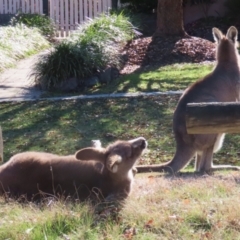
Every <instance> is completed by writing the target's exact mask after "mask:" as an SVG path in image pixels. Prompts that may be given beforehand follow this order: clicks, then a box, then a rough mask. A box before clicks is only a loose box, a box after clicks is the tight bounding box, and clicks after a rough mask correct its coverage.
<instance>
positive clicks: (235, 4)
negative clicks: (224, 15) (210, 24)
mask: <svg viewBox="0 0 240 240" xmlns="http://www.w3.org/2000/svg"><path fill="white" fill-rule="evenodd" d="M225 6H226V7H227V9H228V15H229V16H230V17H232V18H237V17H238V16H239V11H240V1H238V0H227V1H226V2H225Z"/></svg>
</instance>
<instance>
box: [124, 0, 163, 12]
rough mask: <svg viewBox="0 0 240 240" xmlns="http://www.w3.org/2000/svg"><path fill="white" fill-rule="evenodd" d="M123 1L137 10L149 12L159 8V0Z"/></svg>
mask: <svg viewBox="0 0 240 240" xmlns="http://www.w3.org/2000/svg"><path fill="white" fill-rule="evenodd" d="M121 3H127V4H128V6H127V7H128V8H130V9H132V10H133V11H135V12H145V13H149V12H152V10H153V9H156V8H157V4H158V0H152V1H149V0H121Z"/></svg>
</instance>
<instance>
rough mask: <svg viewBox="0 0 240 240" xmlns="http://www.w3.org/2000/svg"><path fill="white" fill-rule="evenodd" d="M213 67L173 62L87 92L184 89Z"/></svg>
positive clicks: (208, 64) (210, 65)
mask: <svg viewBox="0 0 240 240" xmlns="http://www.w3.org/2000/svg"><path fill="white" fill-rule="evenodd" d="M212 69H213V63H205V64H203V63H201V64H196V63H195V64H173V65H167V66H165V67H160V68H157V69H153V70H152V71H145V72H141V73H138V72H136V73H132V74H128V75H123V76H121V77H120V78H119V79H117V80H115V81H113V82H112V83H110V84H108V85H106V86H104V87H101V86H99V87H96V88H95V89H92V90H89V91H88V92H90V93H91V92H94V93H116V92H153V91H171V90H184V89H185V88H186V87H187V86H189V85H190V84H191V83H193V82H195V81H196V80H198V79H200V78H202V77H204V76H205V75H207V74H208V73H210V72H211V70H212Z"/></svg>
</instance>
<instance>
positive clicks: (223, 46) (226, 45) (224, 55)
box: [212, 26, 238, 62]
mask: <svg viewBox="0 0 240 240" xmlns="http://www.w3.org/2000/svg"><path fill="white" fill-rule="evenodd" d="M212 32H213V38H214V40H215V41H216V42H217V44H218V47H217V60H218V61H223V62H225V61H230V62H237V61H238V53H237V46H238V42H237V38H238V31H237V29H236V28H235V27H233V26H232V27H230V28H229V29H228V31H227V34H226V36H225V35H224V34H223V33H222V32H221V31H220V30H219V29H218V28H213V29H212Z"/></svg>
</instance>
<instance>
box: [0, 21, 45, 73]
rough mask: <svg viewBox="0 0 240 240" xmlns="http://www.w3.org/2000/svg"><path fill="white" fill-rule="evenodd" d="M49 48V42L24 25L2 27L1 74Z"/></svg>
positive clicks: (0, 44) (37, 32) (0, 34)
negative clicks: (18, 62) (28, 57)
mask: <svg viewBox="0 0 240 240" xmlns="http://www.w3.org/2000/svg"><path fill="white" fill-rule="evenodd" d="M48 47H49V42H48V41H47V40H46V39H45V38H44V37H43V36H42V35H41V33H40V32H39V31H38V30H37V29H34V28H28V27H26V26H25V25H23V24H17V25H16V26H2V27H0V72H1V71H3V70H4V69H5V68H7V67H11V66H13V65H14V64H15V63H16V61H18V60H20V59H22V58H25V57H27V56H30V55H32V54H35V53H37V52H39V51H41V50H43V49H46V48H48Z"/></svg>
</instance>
